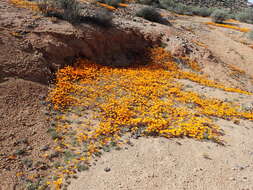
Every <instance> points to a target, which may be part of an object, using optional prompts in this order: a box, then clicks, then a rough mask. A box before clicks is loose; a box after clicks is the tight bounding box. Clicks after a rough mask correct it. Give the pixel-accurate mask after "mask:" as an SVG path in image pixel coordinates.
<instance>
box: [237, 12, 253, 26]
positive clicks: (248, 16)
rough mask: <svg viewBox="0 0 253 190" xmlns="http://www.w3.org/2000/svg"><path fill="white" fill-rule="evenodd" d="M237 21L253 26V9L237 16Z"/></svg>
mask: <svg viewBox="0 0 253 190" xmlns="http://www.w3.org/2000/svg"><path fill="white" fill-rule="evenodd" d="M236 19H238V20H239V21H241V22H246V23H250V24H253V8H248V9H245V10H243V11H241V12H239V13H238V14H237V15H236Z"/></svg>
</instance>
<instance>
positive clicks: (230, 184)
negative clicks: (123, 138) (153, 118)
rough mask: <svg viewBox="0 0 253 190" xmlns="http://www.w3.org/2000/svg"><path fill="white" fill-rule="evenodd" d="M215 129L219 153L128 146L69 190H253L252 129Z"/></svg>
mask: <svg viewBox="0 0 253 190" xmlns="http://www.w3.org/2000/svg"><path fill="white" fill-rule="evenodd" d="M218 123H219V124H221V125H222V126H223V127H222V128H223V129H224V131H225V133H226V135H225V137H224V139H225V140H226V141H227V142H228V144H227V145H226V146H225V147H223V146H220V145H217V144H214V143H211V142H197V141H194V140H190V139H180V140H179V139H173V140H168V139H163V138H141V139H138V140H133V141H132V142H133V144H134V146H133V147H126V148H125V149H123V150H122V151H113V152H111V153H106V154H105V155H104V156H103V157H102V159H100V160H99V161H98V162H97V163H95V165H94V166H92V168H91V169H90V171H88V172H84V173H82V174H80V176H79V177H80V178H79V179H78V180H76V181H73V182H72V185H71V186H70V188H69V189H71V190H84V189H87V190H95V189H101V190H102V189H103V190H108V189H123V190H127V189H129V190H130V189H131V190H132V189H150V190H151V189H162V190H166V189H173V190H174V189H175V190H176V189H201V190H202V189H203V190H204V189H207V190H225V189H227V190H230V189H231V190H232V189H235V190H238V189H241V190H242V189H253V183H252V179H253V165H252V164H253V161H252V158H253V152H252V149H251V147H252V145H253V140H252V138H251V136H252V135H253V129H252V123H246V122H243V123H242V124H240V125H239V126H238V125H235V124H233V123H232V122H228V121H222V120H221V121H219V122H218ZM107 167H109V168H110V169H111V171H109V172H105V170H104V169H105V168H107Z"/></svg>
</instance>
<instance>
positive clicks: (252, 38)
mask: <svg viewBox="0 0 253 190" xmlns="http://www.w3.org/2000/svg"><path fill="white" fill-rule="evenodd" d="M248 37H249V39H251V40H253V30H252V31H250V32H249V35H248Z"/></svg>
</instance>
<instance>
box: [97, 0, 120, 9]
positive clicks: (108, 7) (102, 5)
mask: <svg viewBox="0 0 253 190" xmlns="http://www.w3.org/2000/svg"><path fill="white" fill-rule="evenodd" d="M97 4H98V5H100V6H101V7H105V8H106V9H108V10H110V11H114V10H116V8H115V7H113V6H110V5H107V4H105V3H100V2H97Z"/></svg>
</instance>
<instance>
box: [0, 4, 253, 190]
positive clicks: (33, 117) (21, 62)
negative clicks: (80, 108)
mask: <svg viewBox="0 0 253 190" xmlns="http://www.w3.org/2000/svg"><path fill="white" fill-rule="evenodd" d="M136 7H137V8H138V7H139V5H130V6H129V7H128V8H126V9H124V11H125V12H126V13H125V14H129V13H130V12H131V14H133V13H132V12H134V11H135V10H136V9H137V8H136ZM0 11H1V15H0V32H1V33H0V51H1V55H0V132H1V133H0V140H1V144H0V148H1V151H0V153H1V154H0V181H1V182H0V184H1V185H0V190H12V189H18V190H19V189H22V187H21V186H20V184H22V183H23V184H24V183H27V181H25V182H24V180H23V181H22V177H21V178H20V176H17V175H21V174H22V173H26V174H39V175H38V176H37V178H40V177H43V176H44V175H48V174H47V173H46V168H47V167H50V166H52V165H53V162H52V160H49V159H47V158H45V157H43V156H42V154H44V153H48V154H50V153H51V152H50V149H49V150H47V148H45V147H47V145H50V146H51V145H53V144H54V142H53V141H52V139H51V137H50V136H49V134H48V133H47V132H46V131H47V129H48V128H49V123H48V121H47V119H48V117H47V116H45V110H46V107H45V105H44V103H45V102H44V100H45V97H46V95H47V92H48V87H47V86H45V85H42V84H41V83H43V84H45V83H47V82H48V80H50V77H51V76H52V74H53V73H54V72H55V71H56V70H57V68H59V67H61V66H62V65H64V64H68V61H69V62H71V61H72V60H73V58H75V57H78V56H80V55H81V56H87V55H90V56H91V57H94V60H95V59H98V57H97V56H98V55H99V53H100V50H104V51H105V52H106V50H108V52H110V54H111V52H113V51H111V49H110V48H109V47H110V45H111V44H110V43H111V42H112V41H110V40H111V39H113V43H115V44H116V43H117V42H118V41H119V40H122V39H123V40H122V44H123V45H122V44H120V45H119V46H117V48H116V49H117V51H118V52H121V50H122V49H123V50H124V51H125V52H127V51H129V50H130V49H131V48H133V47H134V48H136V47H138V48H139V49H140V50H142V48H146V46H149V45H150V43H149V42H150V41H152V40H153V41H159V40H161V41H162V42H163V45H164V46H165V47H166V49H167V50H169V51H171V52H172V54H173V55H174V56H189V57H191V58H192V59H194V60H196V61H197V62H199V63H200V64H201V66H202V69H203V71H202V72H203V74H205V75H207V76H209V77H210V78H211V79H215V80H217V81H220V82H222V83H224V84H226V85H228V86H233V87H240V88H242V89H244V90H248V91H253V83H252V81H253V80H252V76H253V49H252V48H250V47H249V45H250V44H253V41H249V40H248V39H247V38H246V34H244V33H242V32H238V31H234V30H231V29H228V28H218V27H213V26H208V25H206V24H205V22H207V21H210V18H201V17H186V16H178V15H174V14H172V13H169V12H166V11H164V10H161V13H162V14H163V15H164V16H165V17H168V18H174V19H172V20H171V22H172V26H166V25H160V24H157V23H151V22H149V21H146V20H143V19H141V18H136V17H133V16H131V17H130V19H128V18H127V19H126V18H124V16H121V17H120V16H119V18H115V19H114V22H115V23H116V25H117V26H119V27H120V28H121V29H122V30H120V31H119V30H116V31H117V32H118V34H119V35H117V37H115V38H113V33H110V32H108V33H107V34H108V35H107V37H108V38H109V37H110V36H111V37H112V38H110V40H107V38H105V37H103V35H102V34H103V33H104V31H103V30H100V31H99V32H98V33H97V36H98V37H97V39H99V40H98V41H99V42H100V43H99V42H98V43H97V44H98V45H95V44H94V42H96V41H94V39H92V40H91V41H89V42H90V43H91V45H90V46H89V47H87V46H86V45H87V44H86V43H85V42H86V41H85V34H86V33H85V32H83V33H82V31H83V28H86V27H88V28H89V26H86V25H85V26H84V27H83V28H75V27H73V26H72V25H70V24H68V23H66V22H64V21H59V22H58V23H53V22H52V21H51V20H50V19H48V18H44V17H41V16H40V15H39V14H37V13H34V12H32V11H29V10H26V9H22V8H16V7H14V6H13V5H11V4H10V3H9V2H7V1H3V0H0ZM117 11H118V12H117ZM117 11H115V12H116V13H115V14H116V15H117V14H119V15H120V14H122V12H124V11H123V10H117ZM123 15H124V14H123ZM122 17H123V18H122ZM237 24H238V26H241V27H249V28H252V29H253V26H252V25H246V24H242V23H237ZM90 28H91V29H94V28H92V27H90ZM129 28H134V29H135V30H138V31H139V32H138V33H136V36H135V37H133V38H132V37H131V34H129V33H128V34H129V36H124V38H122V39H121V37H122V35H124V31H125V30H124V29H129ZM94 31H96V29H94ZM130 33H131V32H130ZM73 36H75V37H80V36H81V38H82V40H84V41H82V43H78V44H77V39H76V38H73ZM61 38H63V39H61ZM129 40H130V41H131V43H130V44H127V42H128V41H129ZM142 40H145V43H143V44H142V43H141V42H142ZM149 40H150V41H149ZM135 42H136V44H137V45H136V46H135V45H133V44H135ZM243 42H247V44H245V43H243ZM101 44H102V45H101ZM55 48H56V49H55ZM81 48H83V49H82V50H80V49H81ZM121 48H122V49H121ZM92 49H93V50H94V49H95V50H96V52H97V53H95V54H92V52H93V51H92ZM51 50H54V51H51ZM79 50H80V51H79ZM86 50H87V51H86ZM59 52H60V53H59ZM89 52H90V53H89ZM105 52H104V57H103V58H106V53H105ZM57 53H59V54H57ZM121 53H122V52H121ZM121 53H118V54H117V55H110V56H109V58H110V60H109V61H108V62H110V63H111V61H112V60H114V59H117V60H118V58H122V55H125V54H124V53H122V54H121ZM135 53H136V52H134V51H133V52H132V53H130V55H129V57H128V58H129V59H130V60H132V59H133V54H135ZM56 55H57V56H56ZM64 56H66V57H64ZM68 58H69V59H68ZM119 60H121V61H120V62H124V61H126V62H127V63H128V60H127V57H124V56H123V58H122V59H119ZM57 61H59V62H57ZM231 65H232V66H236V67H238V68H239V69H241V70H243V71H245V73H243V74H240V73H239V74H238V72H237V73H236V72H235V73H233V70H232V69H231ZM37 82H40V83H37ZM181 82H182V83H183V84H186V85H188V90H189V91H196V92H198V93H200V94H204V95H206V96H208V97H214V98H219V99H223V100H231V101H236V102H237V103H240V104H242V105H243V107H244V108H245V109H248V110H252V109H253V97H252V96H248V95H241V94H237V93H227V92H224V91H220V90H217V89H213V88H210V87H204V86H201V85H197V84H196V83H193V82H189V81H183V80H182V81H181ZM217 124H219V125H220V126H221V128H222V129H223V130H224V133H225V136H224V137H223V138H224V140H225V141H226V145H225V146H221V145H218V144H215V143H212V142H199V141H195V140H192V139H171V140H168V139H163V138H139V139H136V140H135V139H134V140H132V142H133V145H134V146H127V147H124V149H123V150H120V151H112V152H110V153H106V154H104V155H103V156H102V158H100V159H98V161H97V162H94V164H93V166H92V167H91V168H90V170H89V171H85V172H83V173H78V177H79V178H78V179H77V180H72V181H71V185H70V186H69V187H68V189H70V190H72V189H73V190H82V189H90V190H100V189H105V190H110V189H131V190H132V189H137V190H138V189H173V190H174V189H175V190H177V189H194V190H195V189H198V190H202V189H207V190H209V189H214V190H237V189H240V190H243V189H244V190H246V189H249V190H251V189H253V181H252V179H253V150H252V147H253V140H252V136H253V123H252V122H249V121H244V120H240V121H225V120H221V119H218V120H217ZM18 150H25V152H26V154H21V155H16V154H17V151H18ZM19 153H20V152H19ZM14 155H15V156H14ZM25 159H26V160H32V161H33V164H32V167H26V165H25V164H24V160H25ZM37 162H39V164H38V165H36V163H37ZM105 169H106V170H107V171H108V170H110V171H108V172H106V171H105ZM21 176H22V175H21ZM50 177H52V176H50Z"/></svg>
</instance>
